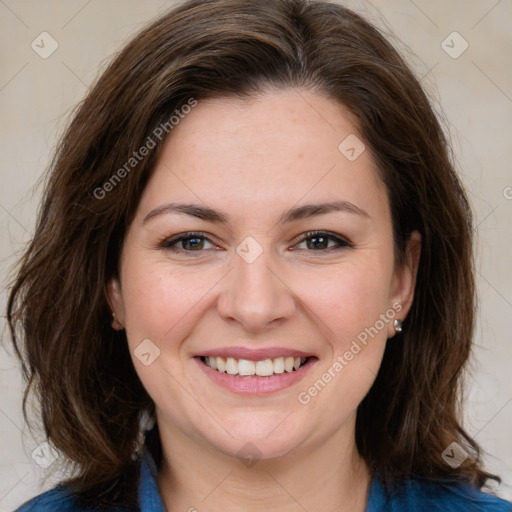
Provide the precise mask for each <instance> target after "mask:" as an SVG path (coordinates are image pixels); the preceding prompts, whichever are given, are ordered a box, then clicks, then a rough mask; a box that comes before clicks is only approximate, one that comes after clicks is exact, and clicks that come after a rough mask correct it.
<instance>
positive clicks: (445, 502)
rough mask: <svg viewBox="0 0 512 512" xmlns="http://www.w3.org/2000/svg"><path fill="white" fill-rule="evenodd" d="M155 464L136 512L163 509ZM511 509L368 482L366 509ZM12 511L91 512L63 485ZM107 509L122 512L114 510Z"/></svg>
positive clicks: (433, 486) (476, 495) (456, 490)
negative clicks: (388, 489) (387, 488)
mask: <svg viewBox="0 0 512 512" xmlns="http://www.w3.org/2000/svg"><path fill="white" fill-rule="evenodd" d="M156 474H157V470H156V466H155V463H154V461H153V459H152V457H151V456H150V455H149V453H148V452H146V453H145V454H144V457H143V458H142V460H141V476H140V481H139V503H140V512H165V507H164V504H163V502H162V498H161V497H160V494H159V492H158V486H157V480H156ZM425 511H428V512H435V511H439V512H441V511H442V512H512V503H509V502H508V501H505V500H502V499H500V498H497V497H496V496H491V495H490V494H485V493H482V492H480V491H479V490H478V489H476V488H474V487H470V486H466V485H462V484H461V485H459V486H458V487H453V486H444V485H442V484H440V483H435V482H429V481H423V480H419V479H410V480H409V481H408V482H407V485H406V487H405V489H404V490H403V491H402V492H400V493H396V494H391V495H388V494H387V493H386V492H385V490H384V487H383V485H382V484H381V482H380V480H379V479H378V478H376V477H374V478H373V479H372V481H371V484H370V490H369V493H368V503H367V506H366V512H425ZM16 512H93V511H92V509H83V508H79V507H78V506H76V505H75V504H74V500H73V498H72V497H71V496H70V495H69V494H68V493H67V492H66V490H65V489H64V488H55V489H52V490H50V491H47V492H45V493H44V494H41V495H39V496H36V497H35V498H34V499H32V500H31V501H29V502H28V503H26V504H25V505H22V506H21V507H20V508H18V509H17V511H16ZM111 512H125V511H123V510H121V509H116V510H115V511H111Z"/></svg>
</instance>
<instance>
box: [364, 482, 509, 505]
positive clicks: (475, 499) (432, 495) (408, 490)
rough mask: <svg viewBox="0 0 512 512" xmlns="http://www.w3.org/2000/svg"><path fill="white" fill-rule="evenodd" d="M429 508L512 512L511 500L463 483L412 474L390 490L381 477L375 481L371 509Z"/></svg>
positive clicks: (370, 503)
mask: <svg viewBox="0 0 512 512" xmlns="http://www.w3.org/2000/svg"><path fill="white" fill-rule="evenodd" d="M426 507H428V508H426ZM427 509H428V510H430V511H443V512H512V503H510V502H508V501H505V500H503V499H501V498H498V497H497V496H494V495H491V494H487V493H484V492H482V491H480V490H478V489H477V488H476V487H472V486H470V485H467V484H463V483H453V482H446V483H445V482H440V481H428V480H425V479H419V478H411V479H409V480H408V481H407V482H406V483H405V485H403V486H401V487H400V488H397V489H396V490H395V491H393V492H391V493H389V494H387V493H386V492H385V491H384V488H383V487H382V484H381V483H380V482H379V481H376V482H373V483H372V493H371V497H370V500H369V507H368V509H367V510H368V512H380V511H386V512H388V511H389V512H402V511H404V512H405V511H407V512H422V511H424V510H427Z"/></svg>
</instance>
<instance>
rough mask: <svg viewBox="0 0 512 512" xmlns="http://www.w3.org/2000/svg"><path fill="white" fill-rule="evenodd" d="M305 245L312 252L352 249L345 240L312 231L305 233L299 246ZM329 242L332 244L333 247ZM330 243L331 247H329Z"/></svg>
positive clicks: (324, 232) (326, 233) (322, 232)
mask: <svg viewBox="0 0 512 512" xmlns="http://www.w3.org/2000/svg"><path fill="white" fill-rule="evenodd" d="M304 242H305V243H306V248H307V249H308V250H312V251H313V252H321V251H328V250H329V251H330V250H337V249H343V248H346V247H353V245H352V244H351V243H350V242H348V241H347V240H345V239H343V238H341V237H339V236H337V235H334V234H332V233H329V232H326V231H313V232H309V233H306V234H305V236H304V237H303V238H302V239H301V241H300V242H299V244H302V243H304ZM331 242H334V246H333V245H332V243H331ZM330 243H331V245H329V244H330Z"/></svg>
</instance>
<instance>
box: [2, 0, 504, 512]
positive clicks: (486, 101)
mask: <svg viewBox="0 0 512 512" xmlns="http://www.w3.org/2000/svg"><path fill="white" fill-rule="evenodd" d="M344 3H345V5H347V6H349V7H353V8H355V9H357V10H358V11H360V12H362V13H364V14H365V15H366V16H368V17H369V18H370V19H372V20H373V21H374V22H375V23H377V24H378V25H380V26H386V27H388V29H389V30H391V31H392V32H393V33H394V34H395V35H396V39H395V44H397V45H398V46H399V47H400V49H401V50H402V52H405V53H406V55H407V58H408V59H409V61H410V62H411V64H412V65H413V67H414V69H415V70H416V72H417V74H418V76H420V77H422V81H423V84H424V86H425V87H426V88H427V90H428V92H429V94H430V95H431V96H432V97H433V99H434V101H435V103H436V105H437V107H436V108H437V109H438V111H439V112H443V113H444V114H443V116H444V118H445V119H446V121H445V124H446V128H447V130H448V131H449V133H450V134H451V137H452V139H453V143H454V149H455V153H456V157H457V160H458V168H459V170H460V172H461V174H462V177H463V180H464V182H465V183H466V185H467V187H468V190H469V194H470V198H471V200H472V203H473V206H474V210H475V224H476V226H477V239H478V246H477V255H478V261H477V265H478V287H479V293H480V304H479V311H478V327H477V336H476V345H477V346H476V349H475V357H474V360H473V377H474V378H473V380H471V381H468V393H467V400H468V407H467V411H466V417H467V422H466V427H467V430H468V431H469V432H470V433H471V434H472V435H473V436H475V437H476V439H477V441H479V442H480V443H481V444H482V445H483V447H484V448H485V450H486V451H487V453H488V455H487V458H486V460H487V463H488V468H489V469H490V470H491V471H493V472H496V473H498V474H500V475H501V476H502V478H503V484H502V485H501V487H500V488H499V489H498V491H497V492H498V493H499V494H500V495H502V496H504V497H506V498H508V499H512V442H511V428H510V426H511V425H512V371H511V362H512V343H511V337H510V328H511V326H512V320H511V318H512V272H511V271H510V263H511V254H512V229H511V228H510V226H511V224H512V222H511V221H512V170H511V163H512V162H511V160H512V159H511V154H512V153H511V134H512V66H511V61H510V55H512V34H511V30H510V20H511V19H512V1H510V0H471V1H468V0H452V1H450V2H446V1H442V0H435V1H432V0H414V1H413V0H380V1H377V0H373V3H372V2H367V1H355V0H348V1H346V2H344ZM173 4H174V2H171V1H163V0H160V1H158V0H152V1H145V2H140V1H139V0H124V1H121V0H106V1H105V0H103V1H100V0H89V1H87V0H32V1H28V0H0V44H1V51H0V59H1V60H0V113H1V114H0V115H1V120H2V122H1V126H0V141H1V143H0V144H1V158H0V161H1V164H0V173H1V174H0V176H1V181H0V183H1V186H0V275H1V277H2V285H3V292H2V299H1V306H2V309H3V308H4V305H5V301H6V295H7V293H6V290H5V286H6V281H5V279H6V277H7V271H8V268H9V266H10V265H11V264H12V263H13V262H14V259H15V256H16V254H17V253H19V251H20V250H21V248H22V247H23V244H24V243H25V242H26V241H27V240H28V239H29V238H30V235H31V233H32V231H33V226H34V222H35V212H36V207H37V204H38V199H39V197H40V187H38V186H36V185H37V181H38V179H39V178H40V176H41V174H42V172H43V170H44V168H45V166H46V164H47V163H48V158H49V154H50V152H51V150H52V147H53V146H54V144H55V142H56V140H57V135H58V134H59V133H60V132H61V131H62V128H63V126H64V124H65V120H66V116H67V115H68V114H69V112H70V111H71V108H72V107H73V106H74V105H75V104H76V103H77V102H78V101H79V100H80V99H81V98H82V97H83V96H84V95H85V93H86V91H87V88H88V85H89V84H90V83H91V81H92V80H93V79H94V78H95V76H96V75H97V73H98V72H99V70H100V69H103V67H104V66H105V63H106V61H107V59H108V58H109V56H111V55H112V54H113V52H114V51H116V50H117V49H119V48H120V47H121V46H122V45H123V42H124V41H125V40H126V38H127V37H128V36H130V35H132V34H133V33H134V32H136V31H137V30H138V29H140V28H141V27H142V26H143V25H144V24H145V23H146V22H147V21H148V20H150V19H152V18H154V17H155V16H157V15H158V14H159V13H160V12H162V11H164V10H165V9H167V8H168V7H169V6H171V5H173ZM43 31H46V32H48V33H49V34H51V36H52V37H53V38H54V39H55V40H56V41H57V42H58V45H59V46H58V49H57V50H56V51H55V52H54V53H53V54H52V55H51V56H50V57H48V58H47V59H42V58H41V57H40V56H39V55H38V54H37V53H36V52H35V51H34V50H33V49H32V48H31V43H32V41H33V40H35V39H36V38H37V37H38V36H39V34H41V32H43ZM454 31H457V32H458V33H459V34H460V35H461V36H462V38H463V39H464V40H465V41H467V43H468V48H467V50H466V51H465V52H464V53H462V55H460V56H459V57H458V58H452V57H451V56H450V55H448V54H447V53H446V52H445V51H444V49H443V47H442V42H443V41H444V40H445V39H446V38H447V36H449V35H450V34H452V32H454ZM452 41H453V42H452ZM446 44H448V45H449V46H452V47H453V48H451V49H449V48H447V49H448V50H449V51H450V52H452V54H455V53H458V52H459V51H460V50H461V49H462V48H463V46H462V45H463V44H464V41H463V40H462V39H460V38H459V37H458V36H450V37H449V38H448V39H447V40H446V43H445V45H446ZM47 48H48V46H47ZM445 48H446V47H445ZM3 314H4V313H3V311H2V315H3ZM4 324H5V322H4V318H2V327H3V326H4ZM2 338H3V340H4V341H7V333H6V332H5V328H4V329H3V330H2ZM5 347H6V348H0V350H1V352H0V386H1V387H0V389H1V402H0V449H1V457H0V512H2V511H10V510H13V508H15V507H16V506H17V505H19V504H20V503H21V502H23V501H24V500H25V499H28V498H29V497H31V496H33V495H35V494H37V493H38V492H39V491H40V490H41V487H39V485H40V479H41V478H43V477H46V476H48V474H49V470H44V469H43V468H41V467H40V466H38V465H37V464H36V463H34V461H33V460H32V458H31V452H32V450H34V448H35V447H36V446H37V445H38V442H39V441H36V440H34V439H33V438H32V437H31V436H30V434H29V433H28V431H27V428H26V427H25V426H24V422H23V419H22V416H21V389H22V383H21V376H20V372H19V370H18V368H17V365H16V362H15V361H14V359H13V358H12V357H11V349H10V347H9V345H8V344H7V343H6V344H5ZM52 482H53V480H51V479H50V480H47V481H46V483H45V484H44V485H45V486H46V487H48V486H50V485H51V484H52Z"/></svg>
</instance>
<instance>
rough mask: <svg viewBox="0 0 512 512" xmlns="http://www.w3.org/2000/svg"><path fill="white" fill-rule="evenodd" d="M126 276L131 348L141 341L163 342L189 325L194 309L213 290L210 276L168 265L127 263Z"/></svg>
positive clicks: (124, 291)
mask: <svg viewBox="0 0 512 512" xmlns="http://www.w3.org/2000/svg"><path fill="white" fill-rule="evenodd" d="M126 268H129V269H130V271H129V272H128V273H126V274H125V275H124V276H123V279H124V281H123V296H124V303H125V311H126V320H127V322H126V330H127V333H128V339H129V340H130V344H132V343H134V342H135V340H137V339H140V338H142V339H143V338H151V339H155V340H156V341H157V342H163V341H164V339H165V340H169V339H170V338H172V337H173V332H175V333H178V332H180V331H182V330H183V328H184V326H186V325H187V323H189V322H190V319H191V318H192V317H193V313H194V308H195V307H197V306H198V305H199V304H200V301H201V298H202V297H204V295H205V294H206V293H207V292H208V290H210V289H211V288H212V284H211V283H210V281H209V279H208V277H207V276H208V273H205V272H198V271H197V270H196V271H190V269H188V271H182V270H176V269H175V268H173V269H172V270H171V269H169V267H168V265H166V264H165V263H162V264H160V263H157V264H152V265H144V264H143V262H140V261H134V260H132V261H129V260H127V261H126Z"/></svg>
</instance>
